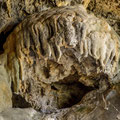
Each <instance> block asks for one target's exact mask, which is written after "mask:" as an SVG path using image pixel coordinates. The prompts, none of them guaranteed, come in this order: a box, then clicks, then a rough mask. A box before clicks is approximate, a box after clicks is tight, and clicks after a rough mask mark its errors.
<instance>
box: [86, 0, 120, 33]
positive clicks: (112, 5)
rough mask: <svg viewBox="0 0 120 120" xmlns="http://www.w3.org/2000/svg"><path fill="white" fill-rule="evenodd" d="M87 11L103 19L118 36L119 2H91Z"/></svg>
mask: <svg viewBox="0 0 120 120" xmlns="http://www.w3.org/2000/svg"><path fill="white" fill-rule="evenodd" d="M88 9H89V10H90V11H92V12H93V13H94V14H95V15H96V16H97V17H103V18H105V19H106V20H107V22H108V23H109V24H110V25H111V26H112V27H113V28H114V30H115V31H116V32H117V33H118V34H119V35H120V0H91V1H90V3H89V5H88Z"/></svg>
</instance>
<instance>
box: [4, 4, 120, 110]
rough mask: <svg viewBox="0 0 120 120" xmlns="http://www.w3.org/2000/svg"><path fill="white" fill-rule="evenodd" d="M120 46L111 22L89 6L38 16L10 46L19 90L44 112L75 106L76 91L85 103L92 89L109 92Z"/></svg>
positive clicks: (28, 20) (17, 32) (11, 67)
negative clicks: (99, 17) (93, 12)
mask: <svg viewBox="0 0 120 120" xmlns="http://www.w3.org/2000/svg"><path fill="white" fill-rule="evenodd" d="M13 38H14V39H13ZM118 47H119V41H118V36H117V35H116V34H115V32H114V31H113V30H112V28H111V27H110V26H109V25H108V24H107V22H106V21H105V20H102V19H98V18H96V17H95V16H94V15H92V14H91V15H89V14H87V12H86V10H85V8H84V7H83V6H68V7H59V8H54V9H51V10H49V11H43V12H40V13H36V14H33V15H31V16H29V17H27V18H26V19H25V20H23V21H22V22H21V23H20V24H19V25H18V26H17V27H16V28H15V29H14V31H13V32H12V33H11V34H10V35H9V37H8V38H7V42H6V43H5V45H4V49H5V54H7V56H8V63H9V64H8V67H9V71H11V70H12V71H11V72H10V75H11V76H12V82H13V88H14V92H17V93H18V94H20V95H21V96H22V97H23V98H24V99H25V100H26V101H27V102H29V103H30V104H31V106H32V107H34V108H35V109H37V110H40V111H41V110H42V111H43V112H51V111H54V110H56V109H58V108H64V107H65V106H66V107H68V106H70V101H71V98H73V97H72V95H73V94H74V95H75V97H77V99H76V100H79V101H80V99H82V96H84V94H86V92H88V91H90V90H91V89H92V88H89V87H100V88H101V91H102V89H104V90H106V89H107V88H108V86H109V79H110V78H112V77H113V76H114V74H115V73H116V71H117V65H118V59H119V53H118ZM81 83H82V85H81ZM102 83H106V84H104V85H103V84H102ZM86 86H89V87H88V90H87V91H85V89H87V88H86ZM81 88H82V89H81ZM83 88H85V89H83ZM75 90H76V91H78V92H76V93H75ZM79 95H80V97H79ZM76 102H78V101H75V103H76ZM73 103H74V102H73ZM75 103H74V104H75ZM66 104H68V105H66Z"/></svg>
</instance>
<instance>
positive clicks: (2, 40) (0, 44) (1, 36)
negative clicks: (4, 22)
mask: <svg viewBox="0 0 120 120" xmlns="http://www.w3.org/2000/svg"><path fill="white" fill-rule="evenodd" d="M15 26H16V25H15ZM15 26H12V27H10V26H8V28H6V30H5V31H2V32H1V33H0V54H2V53H3V52H4V49H3V45H4V43H5V42H6V39H7V37H8V36H9V34H10V33H11V32H12V31H13V29H14V28H15Z"/></svg>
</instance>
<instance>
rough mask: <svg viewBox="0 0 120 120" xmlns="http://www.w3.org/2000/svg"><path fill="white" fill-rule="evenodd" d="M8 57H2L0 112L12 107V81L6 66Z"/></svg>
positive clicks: (0, 68) (0, 59)
mask: <svg viewBox="0 0 120 120" xmlns="http://www.w3.org/2000/svg"><path fill="white" fill-rule="evenodd" d="M6 60H7V56H6V55H1V56H0V111H2V110H4V109H5V108H10V107H12V92H11V88H10V87H11V81H9V80H10V79H9V76H8V72H7V70H6V69H5V68H7V67H6V66H7V65H6Z"/></svg>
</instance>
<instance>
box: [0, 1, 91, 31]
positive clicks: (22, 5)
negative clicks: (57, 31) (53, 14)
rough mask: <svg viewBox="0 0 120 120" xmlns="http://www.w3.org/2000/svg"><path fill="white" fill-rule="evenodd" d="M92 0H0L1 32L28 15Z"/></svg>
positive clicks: (85, 4) (86, 3)
mask: <svg viewBox="0 0 120 120" xmlns="http://www.w3.org/2000/svg"><path fill="white" fill-rule="evenodd" d="M89 1H90V0H0V33H1V32H2V31H4V32H5V31H6V32H8V31H9V30H11V29H12V28H13V27H14V26H15V25H16V24H18V23H19V22H20V21H22V20H23V19H24V18H25V17H26V16H28V15H31V14H33V13H36V12H40V11H43V10H47V9H50V8H53V7H60V6H67V5H68V6H69V5H76V4H81V3H82V4H83V5H84V6H85V7H87V5H88V3H89Z"/></svg>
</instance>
